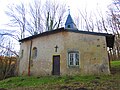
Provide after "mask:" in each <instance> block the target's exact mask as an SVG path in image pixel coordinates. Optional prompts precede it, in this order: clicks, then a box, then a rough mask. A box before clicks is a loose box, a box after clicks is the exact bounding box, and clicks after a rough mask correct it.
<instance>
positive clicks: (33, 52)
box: [32, 47, 37, 59]
mask: <svg viewBox="0 0 120 90" xmlns="http://www.w3.org/2000/svg"><path fill="white" fill-rule="evenodd" d="M36 57H37V48H36V47H34V48H33V50H32V58H33V59H35V58H36Z"/></svg>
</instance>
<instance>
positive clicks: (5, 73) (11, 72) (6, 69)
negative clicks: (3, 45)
mask: <svg viewBox="0 0 120 90" xmlns="http://www.w3.org/2000/svg"><path fill="white" fill-rule="evenodd" d="M16 61H17V58H16V57H7V56H0V80H1V79H5V78H8V77H12V76H15V70H16Z"/></svg>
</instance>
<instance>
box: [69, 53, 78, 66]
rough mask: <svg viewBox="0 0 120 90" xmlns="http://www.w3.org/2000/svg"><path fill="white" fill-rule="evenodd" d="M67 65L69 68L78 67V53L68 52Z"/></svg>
mask: <svg viewBox="0 0 120 90" xmlns="http://www.w3.org/2000/svg"><path fill="white" fill-rule="evenodd" d="M68 65H69V66H79V53H78V52H69V53H68Z"/></svg>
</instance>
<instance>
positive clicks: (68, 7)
mask: <svg viewBox="0 0 120 90" xmlns="http://www.w3.org/2000/svg"><path fill="white" fill-rule="evenodd" d="M68 12H69V14H70V6H68Z"/></svg>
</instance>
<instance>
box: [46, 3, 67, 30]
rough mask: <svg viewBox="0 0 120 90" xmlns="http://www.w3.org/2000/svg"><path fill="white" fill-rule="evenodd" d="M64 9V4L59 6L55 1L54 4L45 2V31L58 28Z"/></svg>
mask: <svg viewBox="0 0 120 90" xmlns="http://www.w3.org/2000/svg"><path fill="white" fill-rule="evenodd" d="M65 7H66V5H65V4H59V3H57V2H55V1H54V2H49V1H46V3H45V7H44V9H45V10H44V16H45V17H44V20H45V26H46V27H45V28H46V31H49V30H53V29H55V28H59V27H60V25H61V23H62V19H63V16H64V13H65V11H66V8H65Z"/></svg>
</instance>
